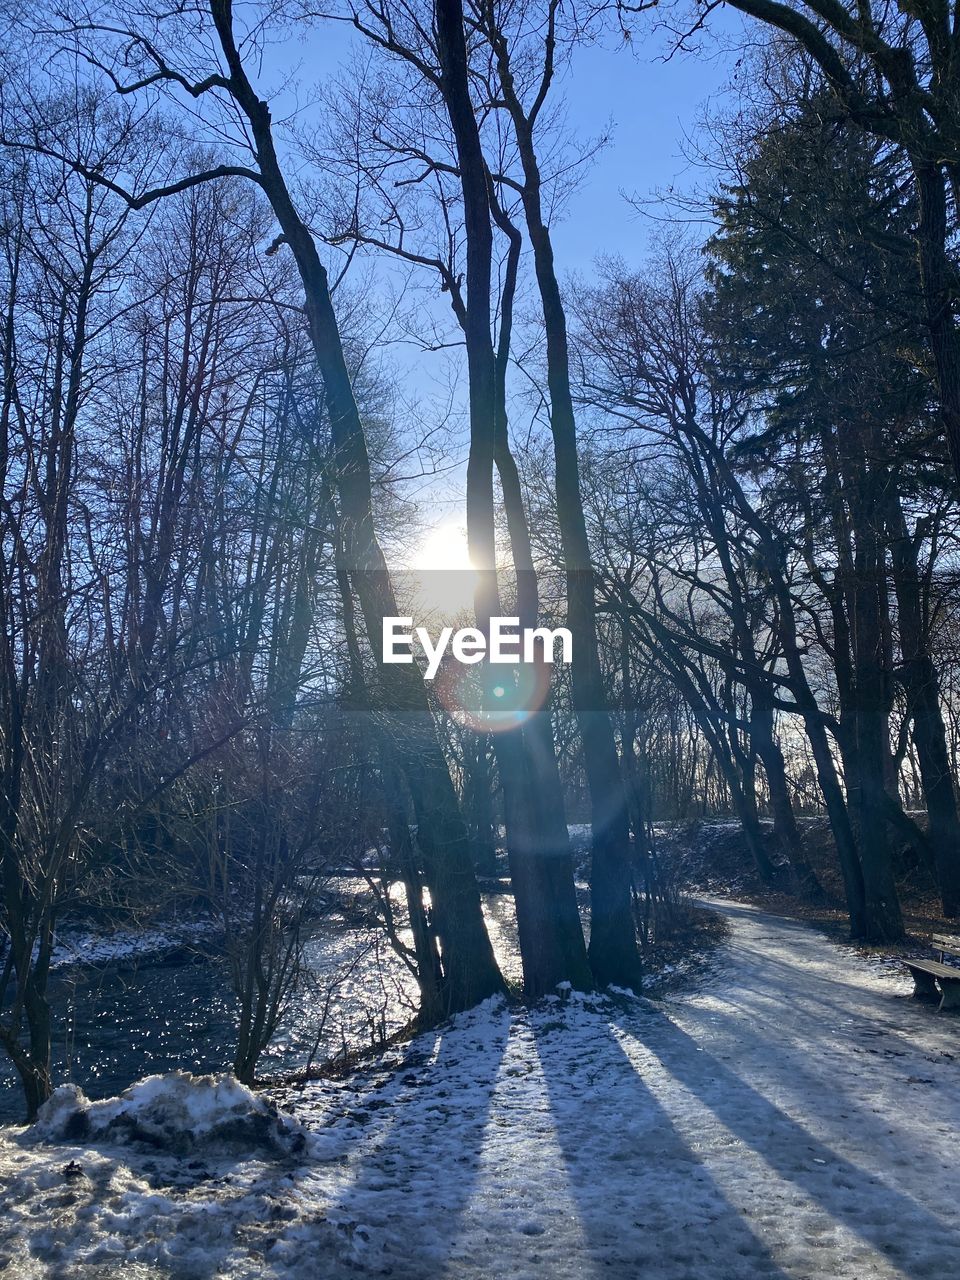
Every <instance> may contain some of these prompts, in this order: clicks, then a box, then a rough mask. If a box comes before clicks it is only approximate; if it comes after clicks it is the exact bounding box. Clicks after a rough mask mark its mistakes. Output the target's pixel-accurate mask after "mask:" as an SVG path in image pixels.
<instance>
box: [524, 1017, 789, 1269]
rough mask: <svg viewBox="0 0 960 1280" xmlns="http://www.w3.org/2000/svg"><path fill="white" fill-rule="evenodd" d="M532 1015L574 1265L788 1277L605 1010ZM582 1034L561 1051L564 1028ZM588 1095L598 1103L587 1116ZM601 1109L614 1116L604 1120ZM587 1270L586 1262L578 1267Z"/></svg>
mask: <svg viewBox="0 0 960 1280" xmlns="http://www.w3.org/2000/svg"><path fill="white" fill-rule="evenodd" d="M581 1016H582V1015H580V1014H578V1015H577V1025H576V1026H575V1027H574V1028H571V1026H570V1024H569V1022H568V1018H567V1017H566V1016H563V1017H561V1018H559V1019H557V1020H556V1021H551V1020H548V1019H544V1018H542V1017H536V1016H534V1031H535V1035H536V1042H537V1053H538V1056H539V1060H540V1066H541V1069H542V1072H543V1078H544V1081H545V1083H546V1089H547V1095H548V1098H549V1104H550V1109H551V1113H552V1120H553V1128H554V1131H555V1133H556V1138H557V1142H558V1144H559V1147H560V1150H561V1153H562V1158H563V1162H564V1172H565V1175H566V1180H567V1185H568V1189H569V1193H570V1196H571V1198H572V1200H573V1202H574V1204H575V1206H576V1210H577V1214H578V1216H579V1220H580V1225H581V1229H582V1235H583V1246H582V1248H583V1258H582V1261H583V1264H584V1271H583V1274H584V1275H587V1274H590V1275H595V1276H608V1277H622V1278H623V1280H626V1277H631V1280H632V1278H633V1277H635V1276H641V1275H647V1276H651V1277H656V1280H690V1278H691V1277H694V1276H703V1277H708V1276H709V1277H710V1280H746V1278H747V1277H770V1278H772V1280H787V1275H788V1273H787V1272H786V1271H784V1270H783V1269H782V1268H781V1266H780V1264H779V1262H778V1261H777V1259H776V1258H775V1257H774V1256H773V1254H772V1252H771V1250H770V1248H769V1247H768V1245H767V1243H766V1242H765V1241H764V1240H763V1239H761V1237H760V1235H758V1234H757V1232H756V1231H754V1230H753V1229H752V1228H751V1225H750V1223H749V1221H748V1220H747V1218H746V1217H745V1215H744V1214H743V1212H742V1210H741V1209H739V1208H738V1207H737V1206H736V1205H735V1204H734V1203H732V1202H731V1200H730V1199H729V1198H728V1196H727V1195H726V1194H725V1192H724V1190H723V1188H722V1186H721V1185H720V1183H719V1182H718V1180H717V1179H716V1178H715V1176H714V1174H713V1173H712V1172H711V1169H710V1166H709V1162H708V1160H707V1158H706V1157H705V1155H704V1153H703V1152H701V1151H700V1150H698V1149H697V1145H698V1144H697V1143H696V1142H691V1141H690V1140H689V1138H687V1137H684V1136H683V1135H682V1134H681V1133H680V1131H679V1130H678V1128H677V1126H676V1125H675V1124H674V1122H673V1120H672V1119H671V1117H670V1115H669V1113H668V1111H667V1110H666V1108H665V1107H664V1106H663V1105H662V1104H661V1103H660V1102H659V1101H658V1099H657V1097H656V1096H655V1094H654V1093H653V1092H652V1090H651V1089H650V1088H649V1087H648V1086H647V1085H646V1084H645V1082H644V1081H643V1079H641V1077H640V1075H639V1074H638V1072H637V1069H636V1066H635V1064H634V1063H633V1062H631V1060H630V1058H629V1057H628V1055H627V1054H626V1052H625V1051H624V1049H623V1046H622V1045H621V1044H620V1042H619V1040H618V1038H617V1036H616V1034H615V1033H614V1030H613V1028H612V1027H611V1026H610V1024H609V1022H608V1021H607V1016H606V1014H600V1013H595V1014H588V1015H587V1016H588V1018H589V1023H588V1025H589V1033H588V1035H585V1033H584V1028H583V1026H582V1025H580V1017H581ZM571 1034H580V1035H581V1036H583V1037H584V1045H583V1049H582V1052H581V1053H580V1054H579V1055H578V1056H577V1058H576V1059H573V1058H572V1055H571V1053H570V1046H569V1042H568V1037H569V1036H570V1035H571ZM591 1097H595V1098H602V1100H603V1103H604V1108H603V1110H602V1111H599V1110H598V1115H597V1118H596V1120H595V1121H591V1117H590V1099H591ZM611 1109H613V1110H615V1112H616V1115H617V1117H618V1122H617V1123H616V1125H615V1127H612V1128H611V1126H610V1124H609V1116H610V1112H611ZM588 1268H589V1270H588Z"/></svg>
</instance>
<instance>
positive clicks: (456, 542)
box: [411, 521, 474, 573]
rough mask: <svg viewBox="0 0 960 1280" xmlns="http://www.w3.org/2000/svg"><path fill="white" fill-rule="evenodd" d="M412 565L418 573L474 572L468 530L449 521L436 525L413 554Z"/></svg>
mask: <svg viewBox="0 0 960 1280" xmlns="http://www.w3.org/2000/svg"><path fill="white" fill-rule="evenodd" d="M411 567H412V568H413V569H415V570H416V571H417V572H418V573H424V572H433V571H434V570H436V571H438V572H445V573H473V571H474V569H473V563H472V562H471V560H470V549H469V546H468V543H467V531H466V529H465V528H464V526H463V525H462V524H456V523H454V522H453V521H449V522H447V523H445V524H439V525H436V526H435V527H434V528H433V529H430V530H429V532H428V533H427V534H426V536H425V537H424V538H423V540H422V542H421V543H420V545H419V547H418V548H417V549H416V551H415V552H414V555H413V560H412V563H411Z"/></svg>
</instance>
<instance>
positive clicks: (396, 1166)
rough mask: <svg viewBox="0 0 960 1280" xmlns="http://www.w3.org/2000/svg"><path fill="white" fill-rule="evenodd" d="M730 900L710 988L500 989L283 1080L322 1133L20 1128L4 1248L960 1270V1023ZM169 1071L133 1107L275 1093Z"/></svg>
mask: <svg viewBox="0 0 960 1280" xmlns="http://www.w3.org/2000/svg"><path fill="white" fill-rule="evenodd" d="M709 905H712V906H714V907H715V908H716V909H717V910H720V911H722V912H723V913H724V914H725V915H726V916H727V918H728V919H729V921H730V924H731V935H730V939H729V941H728V942H727V943H725V944H724V945H723V946H722V947H721V948H720V950H719V951H718V953H717V956H716V959H715V963H714V965H713V968H712V971H711V973H710V974H709V975H708V976H707V977H706V978H703V979H701V980H700V983H699V986H698V987H697V988H696V989H688V990H687V991H686V992H685V993H683V994H679V995H674V996H671V997H670V998H669V999H668V1000H666V1001H664V1002H662V1003H653V1002H652V1001H649V1000H637V999H633V998H628V997H627V996H622V997H618V998H616V999H610V998H606V997H598V996H593V997H585V996H582V995H578V994H577V993H576V992H570V993H564V998H563V999H561V998H560V997H559V996H558V997H555V998H553V999H551V1000H548V1001H545V1002H543V1003H542V1004H541V1005H539V1006H538V1007H537V1008H536V1009H534V1010H529V1011H528V1010H522V1009H517V1008H510V1007H508V1006H507V1005H506V1004H505V1003H503V1002H500V1001H490V1002H487V1004H485V1005H483V1006H481V1007H480V1008H479V1009H476V1010H473V1011H471V1012H470V1013H467V1014H464V1015H461V1016H460V1017H458V1018H457V1019H455V1020H454V1021H453V1022H452V1023H450V1024H448V1025H447V1026H444V1027H442V1028H440V1029H438V1030H436V1031H434V1032H430V1033H428V1034H425V1035H422V1036H419V1037H418V1038H416V1039H415V1040H413V1041H411V1042H410V1043H409V1044H407V1045H404V1046H401V1047H398V1048H395V1049H394V1050H392V1051H391V1056H389V1057H388V1058H386V1059H384V1060H383V1061H380V1062H377V1063H376V1064H374V1065H372V1066H370V1067H368V1068H367V1069H366V1070H365V1071H363V1072H362V1073H359V1074H357V1075H354V1076H353V1077H351V1078H349V1079H347V1080H344V1081H326V1082H323V1083H317V1084H314V1085H310V1086H308V1087H306V1088H305V1089H303V1090H302V1091H293V1090H290V1091H287V1092H286V1093H285V1094H284V1095H283V1097H282V1098H280V1099H279V1101H281V1103H282V1104H283V1105H284V1107H285V1108H286V1109H287V1110H288V1111H289V1112H290V1114H291V1115H292V1116H294V1117H295V1120H296V1122H297V1124H298V1125H303V1126H305V1128H306V1130H308V1131H309V1132H310V1134H311V1135H312V1138H311V1140H310V1142H309V1143H308V1144H307V1145H306V1149H305V1150H304V1151H303V1152H301V1153H299V1154H298V1153H295V1152H292V1151H289V1152H284V1151H283V1150H282V1149H281V1150H276V1151H271V1152H269V1154H268V1155H265V1153H264V1151H263V1150H262V1149H256V1150H251V1151H241V1150H232V1151H231V1150H228V1149H227V1148H225V1147H217V1146H216V1144H215V1143H213V1142H209V1141H203V1140H201V1141H198V1143H197V1144H196V1150H195V1151H194V1152H193V1154H192V1155H191V1156H190V1158H187V1157H185V1156H182V1155H180V1156H178V1155H176V1154H175V1153H173V1152H169V1151H167V1150H165V1149H163V1148H162V1147H158V1146H156V1145H153V1146H151V1145H150V1144H148V1143H147V1144H144V1143H142V1142H139V1141H137V1140H136V1138H135V1137H131V1135H129V1134H127V1135H126V1137H125V1139H124V1141H123V1142H122V1143H121V1142H117V1141H112V1140H108V1139H107V1137H104V1138H103V1139H102V1140H100V1141H96V1142H95V1141H94V1140H93V1138H92V1137H91V1136H88V1137H87V1138H85V1139H84V1140H82V1141H76V1142H73V1143H69V1142H66V1141H63V1140H60V1141H57V1142H55V1143H51V1142H50V1141H48V1140H47V1139H48V1137H49V1133H48V1134H47V1135H45V1134H44V1132H43V1129H42V1127H41V1128H39V1129H38V1128H36V1127H35V1128H34V1129H33V1130H27V1131H17V1130H13V1129H9V1128H8V1129H6V1130H3V1131H2V1137H0V1184H2V1185H3V1186H4V1187H5V1188H6V1190H5V1194H4V1195H3V1197H2V1216H0V1267H2V1265H3V1263H4V1262H6V1263H7V1264H8V1270H9V1273H10V1274H11V1275H15V1276H17V1277H18V1280H21V1278H22V1280H40V1278H43V1280H46V1278H48V1277H49V1278H50V1280H52V1278H53V1277H64V1278H66V1280H70V1278H71V1277H76V1278H77V1280H80V1278H86V1277H94V1276H96V1277H103V1276H120V1275H123V1276H124V1277H128V1276H131V1277H144V1278H145V1280H146V1278H150V1280H152V1278H153V1277H157V1278H158V1280H159V1277H161V1276H162V1277H167V1278H170V1280H173V1278H182V1280H193V1278H194V1277H201V1276H203V1277H214V1276H224V1277H227V1276H229V1277H231V1278H235V1280H247V1278H248V1277H249V1278H250V1280H252V1278H253V1277H261V1276H264V1277H290V1278H292V1280H301V1278H302V1280H313V1278H314V1277H316V1276H320V1275H322V1276H323V1277H324V1278H325V1280H347V1278H348V1277H357V1276H361V1277H362V1276H386V1275H389V1276H391V1277H393V1280H430V1278H432V1277H440V1276H444V1277H451V1278H453V1280H480V1278H481V1277H484V1278H491V1280H492V1278H494V1277H511V1278H512V1277H517V1278H518V1280H524V1278H526V1280H574V1278H575V1277H595V1276H600V1275H603V1276H607V1277H613V1278H614V1280H635V1278H636V1277H640V1276H644V1277H651V1278H652V1280H690V1278H691V1277H704V1278H709V1280H753V1277H772V1278H773V1280H787V1278H789V1280H813V1278H814V1277H818V1278H822V1280H828V1278H829V1280H895V1278H901V1280H903V1278H905V1280H928V1278H929V1280H948V1278H949V1277H953V1276H956V1275H960V1224H958V1223H957V1221H956V1211H955V1202H956V1189H957V1186H958V1185H960V1150H958V1143H957V1140H956V1134H957V1131H958V1127H960V1089H958V1088H957V1083H958V1081H957V1074H958V1064H960V1034H958V1032H960V1024H958V1022H957V1021H956V1020H955V1019H952V1018H950V1017H949V1016H944V1015H938V1014H937V1013H936V1012H935V1011H934V1010H932V1009H931V1008H930V1007H929V1006H925V1005H920V1004H917V1003H916V1002H914V1001H912V1000H911V999H909V992H910V990H911V986H910V983H909V981H908V980H907V979H906V978H905V977H903V976H901V975H900V974H894V973H892V972H891V971H890V970H889V969H887V968H884V967H882V966H878V965H875V964H871V963H869V962H867V961H865V960H863V959H862V958H861V957H860V956H859V955H858V954H857V953H856V952H854V951H852V950H850V949H848V948H843V947H838V946H836V945H835V944H834V943H832V942H831V941H830V940H829V939H827V938H826V937H825V936H823V935H822V934H819V933H817V932H816V931H814V930H811V929H809V928H807V927H806V926H804V925H802V924H798V923H796V922H792V921H787V920H784V919H781V918H778V917H775V916H771V915H769V914H766V913H764V912H761V911H759V910H757V909H755V908H753V907H749V906H745V905H741V904H737V903H729V902H724V903H710V904H709ZM169 1079H170V1078H169V1077H163V1078H159V1079H154V1080H153V1081H145V1082H142V1083H141V1084H140V1085H138V1086H135V1087H134V1089H133V1090H130V1091H128V1098H127V1104H126V1105H128V1106H133V1107H135V1108H136V1109H137V1110H138V1111H142V1113H143V1114H150V1110H151V1108H152V1107H154V1106H155V1105H156V1104H157V1102H158V1099H159V1100H162V1099H165V1098H167V1094H168V1090H170V1089H171V1088H172V1094H173V1099H174V1103H175V1105H174V1107H173V1110H174V1111H176V1109H177V1108H182V1110H181V1111H180V1112H178V1114H180V1115H181V1120H180V1123H182V1124H186V1125H187V1126H188V1127H189V1126H190V1125H195V1126H198V1132H201V1131H202V1130H203V1126H204V1125H205V1124H207V1123H208V1122H209V1123H210V1128H209V1129H208V1130H207V1133H208V1134H209V1133H212V1132H215V1131H216V1130H217V1127H218V1125H219V1123H220V1120H219V1119H218V1117H220V1118H222V1116H223V1113H224V1110H223V1109H225V1111H226V1112H227V1113H228V1114H229V1113H230V1110H231V1107H232V1106H233V1104H234V1103H242V1107H246V1108H249V1107H251V1106H252V1105H253V1103H256V1102H260V1101H262V1099H259V1098H255V1097H253V1095H248V1094H247V1092H246V1091H242V1089H241V1086H235V1089H237V1090H241V1092H240V1093H238V1094H236V1093H234V1089H233V1088H231V1087H229V1086H228V1085H227V1084H226V1083H225V1082H221V1084H220V1085H218V1084H216V1083H215V1082H214V1083H211V1082H210V1078H207V1079H206V1081H205V1082H204V1083H202V1084H199V1085H198V1084H197V1082H196V1078H189V1077H185V1078H179V1084H178V1085H177V1086H176V1087H175V1088H173V1087H172V1086H170V1085H169V1083H165V1081H168V1082H169ZM175 1079H177V1078H175ZM217 1088H222V1089H223V1090H224V1093H223V1096H222V1097H221V1098H220V1100H219V1101H218V1100H217V1096H216V1089H217ZM196 1089H199V1090H200V1094H198V1097H197V1100H196V1101H195V1102H194V1101H191V1095H192V1094H193V1091H194V1090H196ZM138 1090H142V1091H143V1092H142V1093H141V1092H138ZM76 1101H77V1100H76V1099H75V1098H74V1102H76ZM221 1103H222V1104H223V1109H221ZM79 1105H80V1106H81V1107H82V1106H83V1103H80V1104H79ZM117 1105H118V1104H117V1102H115V1101H112V1102H109V1103H105V1104H91V1105H90V1109H91V1110H93V1109H94V1108H96V1107H97V1106H103V1107H105V1108H107V1109H109V1108H111V1107H116V1106H117ZM69 1106H70V1102H69V1099H66V1100H62V1101H61V1103H59V1104H58V1107H62V1108H65V1109H67V1110H69ZM56 1109H57V1108H54V1110H56ZM107 1113H108V1112H107V1110H105V1111H104V1112H103V1113H102V1114H104V1115H106V1114H107ZM167 1114H168V1116H169V1115H170V1114H171V1112H170V1110H169V1108H168V1111H167ZM183 1117H186V1118H185V1119H184V1118H183ZM57 1132H62V1130H57ZM71 1162H75V1164H71ZM71 1170H72V1172H71Z"/></svg>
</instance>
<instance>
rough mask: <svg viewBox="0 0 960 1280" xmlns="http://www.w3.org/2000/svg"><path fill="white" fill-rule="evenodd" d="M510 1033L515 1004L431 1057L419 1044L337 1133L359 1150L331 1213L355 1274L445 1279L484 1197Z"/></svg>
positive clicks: (461, 1029)
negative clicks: (473, 1207) (465, 1226)
mask: <svg viewBox="0 0 960 1280" xmlns="http://www.w3.org/2000/svg"><path fill="white" fill-rule="evenodd" d="M510 1026H511V1013H510V1010H509V1008H508V1007H507V1006H506V1005H504V1006H503V1008H502V1009H501V1010H500V1011H499V1012H497V1013H496V1014H493V1015H491V1014H490V1012H489V1011H483V1010H482V1007H481V1011H480V1012H479V1013H478V1015H477V1016H472V1015H471V1014H466V1015H460V1017H459V1018H458V1019H457V1022H456V1024H455V1025H454V1026H453V1027H450V1028H441V1029H439V1030H438V1031H437V1032H436V1033H435V1039H434V1041H433V1048H432V1051H425V1050H424V1044H423V1037H418V1039H417V1041H415V1042H414V1045H413V1046H411V1051H412V1052H413V1053H414V1054H415V1057H413V1058H412V1059H408V1060H407V1061H406V1062H405V1063H404V1064H403V1065H402V1066H401V1067H400V1068H399V1069H398V1070H397V1071H396V1073H395V1075H394V1077H393V1079H392V1080H391V1081H390V1082H389V1083H388V1084H386V1085H385V1086H384V1087H382V1088H380V1089H378V1090H377V1091H376V1093H375V1094H373V1095H372V1096H371V1095H370V1094H369V1093H368V1092H366V1091H363V1092H364V1096H363V1099H362V1101H361V1102H360V1103H359V1104H358V1107H357V1109H356V1110H355V1111H354V1112H353V1113H352V1114H348V1115H347V1116H345V1117H343V1118H342V1120H341V1121H339V1122H337V1123H336V1125H335V1127H334V1129H332V1130H330V1131H329V1132H334V1131H335V1132H336V1134H337V1136H339V1137H340V1138H342V1139H344V1140H345V1142H346V1144H347V1147H348V1149H354V1150H356V1149H357V1148H358V1150H356V1155H355V1156H353V1155H351V1156H350V1157H348V1159H349V1162H350V1166H351V1167H350V1173H351V1175H352V1176H350V1178H349V1181H348V1182H347V1185H346V1186H344V1187H342V1189H340V1190H338V1191H337V1192H336V1193H335V1194H334V1196H333V1198H332V1199H330V1200H328V1202H327V1206H326V1208H325V1211H324V1216H325V1217H326V1220H327V1223H328V1224H329V1226H330V1228H331V1230H332V1233H333V1237H334V1238H333V1246H334V1250H335V1252H336V1254H337V1255H338V1257H339V1259H340V1260H341V1261H342V1262H343V1263H345V1264H346V1266H348V1267H351V1268H356V1269H357V1270H359V1271H361V1272H362V1271H364V1270H369V1271H372V1272H373V1273H375V1274H391V1275H394V1276H416V1277H418V1280H421V1278H422V1280H426V1278H427V1277H430V1276H439V1275H442V1274H445V1273H446V1269H447V1266H448V1262H449V1260H450V1258H451V1254H452V1253H453V1254H455V1252H456V1242H457V1238H458V1235H459V1233H460V1224H461V1220H462V1218H463V1215H464V1213H465V1212H466V1210H467V1208H468V1206H469V1204H470V1202H471V1200H472V1198H473V1196H474V1194H475V1191H476V1188H477V1182H478V1177H479V1175H480V1172H481V1163H482V1161H481V1157H482V1150H483V1146H484V1140H485V1136H486V1133H487V1129H488V1123H489V1116H490V1107H491V1102H492V1098H493V1094H494V1091H495V1089H496V1085H497V1081H498V1078H499V1072H500V1067H501V1062H502V1060H503V1056H504V1052H505V1050H506V1048H507V1042H508V1038H509V1034H510ZM445 1083H446V1087H444V1086H445ZM438 1171H439V1176H438ZM315 1175H316V1170H315V1171H314V1176H315ZM311 1176H312V1175H311V1173H310V1171H309V1170H307V1171H305V1177H304V1178H300V1179H298V1181H299V1182H300V1183H301V1185H303V1184H304V1183H305V1182H309V1181H310V1179H311ZM320 1176H321V1177H322V1174H321V1175H320ZM340 1179H341V1180H342V1172H341V1173H340ZM336 1180H337V1179H336V1176H335V1181H336ZM318 1198H321V1199H322V1198H324V1197H323V1193H322V1191H321V1192H320V1196H319V1197H318ZM453 1274H456V1272H454V1273H453Z"/></svg>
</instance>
